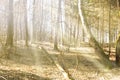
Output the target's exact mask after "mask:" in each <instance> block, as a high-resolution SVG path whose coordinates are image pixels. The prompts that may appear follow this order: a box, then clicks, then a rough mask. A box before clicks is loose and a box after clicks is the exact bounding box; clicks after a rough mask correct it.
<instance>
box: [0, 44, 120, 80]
mask: <svg viewBox="0 0 120 80" xmlns="http://www.w3.org/2000/svg"><path fill="white" fill-rule="evenodd" d="M61 50H62V51H55V50H54V49H53V44H50V43H45V42H43V43H36V44H32V45H31V46H30V47H24V46H22V45H19V46H16V47H14V48H12V49H10V50H9V49H8V51H7V52H8V53H9V55H8V56H7V58H0V80H68V79H66V77H65V75H64V73H63V71H62V70H61V69H60V68H59V66H57V65H60V66H61V67H62V68H63V70H64V71H65V73H68V74H69V75H70V76H71V77H72V78H73V79H74V80H119V79H120V68H113V69H110V70H109V69H106V68H105V66H103V64H102V63H101V62H100V61H99V57H98V56H97V55H96V54H95V53H96V52H95V50H94V49H93V48H92V47H79V48H72V47H71V48H70V51H68V52H67V51H66V49H65V48H63V49H61ZM56 61H57V62H58V63H57V62H56ZM56 64H57V65H56Z"/></svg>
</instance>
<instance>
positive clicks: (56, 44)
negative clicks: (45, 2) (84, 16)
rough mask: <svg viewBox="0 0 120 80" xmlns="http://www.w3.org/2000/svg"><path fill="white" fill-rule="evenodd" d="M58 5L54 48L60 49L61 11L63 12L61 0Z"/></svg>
mask: <svg viewBox="0 0 120 80" xmlns="http://www.w3.org/2000/svg"><path fill="white" fill-rule="evenodd" d="M58 4H59V6H58V16H57V25H58V26H56V27H55V41H54V49H55V50H58V28H60V12H61V0H59V3H58Z"/></svg>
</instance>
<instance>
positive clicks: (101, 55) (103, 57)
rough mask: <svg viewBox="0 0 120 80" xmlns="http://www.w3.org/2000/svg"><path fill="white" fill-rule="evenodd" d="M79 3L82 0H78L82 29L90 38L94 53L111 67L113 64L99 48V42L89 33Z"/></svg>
mask: <svg viewBox="0 0 120 80" xmlns="http://www.w3.org/2000/svg"><path fill="white" fill-rule="evenodd" d="M81 3H82V0H78V9H79V15H80V19H81V22H82V25H83V28H84V31H85V32H86V33H87V35H88V38H89V40H90V45H91V46H93V47H94V48H95V50H96V54H97V55H98V56H99V57H100V58H101V60H102V62H103V64H104V65H105V66H106V67H109V68H111V67H112V65H113V64H112V63H111V62H110V61H109V58H108V56H106V55H105V53H104V51H103V49H102V48H101V46H100V45H99V43H98V42H97V41H96V39H95V38H94V37H93V35H92V34H91V31H90V28H89V25H88V23H87V21H86V18H85V15H84V10H83V8H82V4H81Z"/></svg>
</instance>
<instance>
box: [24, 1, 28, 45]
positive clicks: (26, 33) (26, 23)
mask: <svg viewBox="0 0 120 80" xmlns="http://www.w3.org/2000/svg"><path fill="white" fill-rule="evenodd" d="M24 5H25V17H24V20H25V35H26V39H25V45H26V46H28V40H29V33H28V21H27V19H28V17H27V14H28V13H27V0H25V4H24Z"/></svg>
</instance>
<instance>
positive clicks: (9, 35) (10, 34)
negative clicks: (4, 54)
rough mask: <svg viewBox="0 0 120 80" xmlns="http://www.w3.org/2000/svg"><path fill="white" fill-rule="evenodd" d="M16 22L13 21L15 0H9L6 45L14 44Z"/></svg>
mask: <svg viewBox="0 0 120 80" xmlns="http://www.w3.org/2000/svg"><path fill="white" fill-rule="evenodd" d="M13 28H14V23H13V0H9V16H8V29H7V39H6V46H11V47H12V46H13V34H14V30H13Z"/></svg>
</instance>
